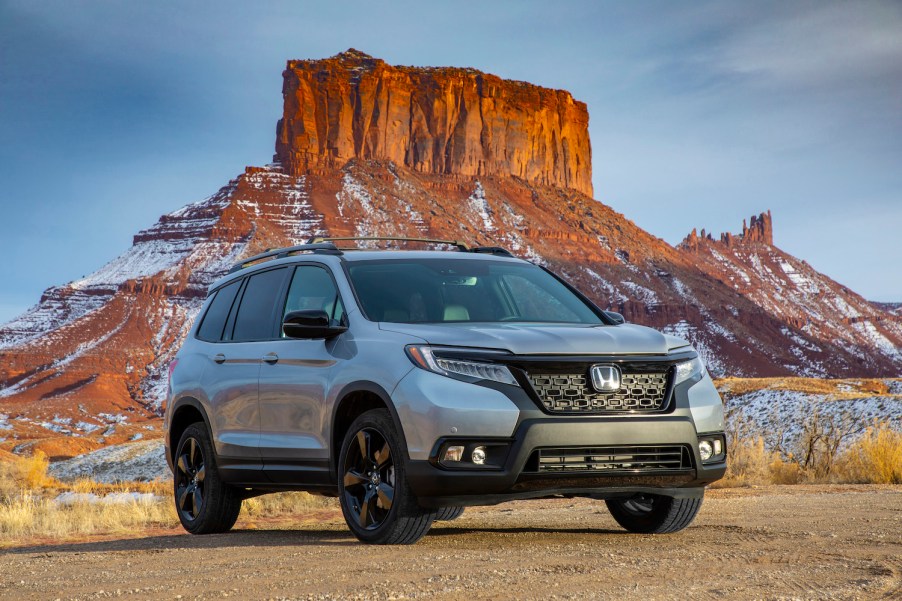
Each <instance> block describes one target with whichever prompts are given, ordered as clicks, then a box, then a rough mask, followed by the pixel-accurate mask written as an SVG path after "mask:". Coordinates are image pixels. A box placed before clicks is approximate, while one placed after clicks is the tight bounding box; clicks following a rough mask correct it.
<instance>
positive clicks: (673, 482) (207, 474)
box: [165, 238, 726, 544]
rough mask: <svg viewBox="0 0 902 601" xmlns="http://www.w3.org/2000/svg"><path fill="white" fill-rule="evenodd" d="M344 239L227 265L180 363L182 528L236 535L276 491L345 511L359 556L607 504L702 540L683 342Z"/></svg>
mask: <svg viewBox="0 0 902 601" xmlns="http://www.w3.org/2000/svg"><path fill="white" fill-rule="evenodd" d="M336 240H340V239H335V238H333V239H331V240H325V241H323V240H320V239H317V240H315V241H311V243H309V244H305V245H301V246H295V247H290V248H284V249H280V250H275V251H271V252H267V253H263V254H261V255H257V256H255V257H251V258H250V259H247V260H246V261H243V262H242V263H240V264H238V265H236V266H235V267H234V268H233V269H232V271H231V272H230V273H229V275H227V276H225V277H224V278H222V279H221V280H219V281H218V282H216V283H215V284H213V286H212V287H211V288H210V294H209V297H208V298H207V300H206V302H205V304H204V307H203V309H202V311H201V313H200V317H199V318H198V319H197V322H196V324H195V325H194V328H193V329H192V331H191V333H190V334H189V336H188V337H187V340H186V341H185V343H184V344H183V346H182V348H181V350H180V351H179V353H178V355H177V356H176V358H175V359H174V360H173V361H172V363H171V364H170V368H169V386H170V388H169V398H168V402H167V407H166V417H165V428H166V453H167V460H168V461H169V465H170V467H171V468H172V470H173V473H174V493H175V504H176V508H177V510H178V515H179V518H180V520H181V522H182V525H183V526H184V527H185V529H186V530H188V531H189V532H192V533H195V534H202V533H210V532H223V531H226V530H228V529H229V528H231V527H232V525H233V524H234V523H235V520H236V519H237V517H238V513H239V511H240V509H241V501H242V499H246V498H249V497H253V496H256V495H261V494H265V493H269V492H274V491H282V490H304V491H308V492H311V493H318V494H323V495H330V496H338V498H339V501H340V503H341V508H342V511H343V513H344V517H345V520H346V521H347V524H348V527H349V528H350V530H351V532H353V533H354V535H355V536H356V537H357V538H358V539H360V540H361V541H364V542H367V543H383V544H385V543H389V544H404V543H413V542H416V541H417V540H419V539H420V538H422V537H423V536H424V535H425V534H426V532H427V531H428V530H429V528H430V526H431V525H432V523H433V521H435V520H448V519H454V518H456V517H457V516H459V515H460V514H461V513H462V512H463V508H464V507H465V506H468V505H490V504H495V503H501V502H504V501H510V500H513V499H531V498H538V497H549V496H582V497H592V498H596V499H604V500H605V501H606V503H607V506H608V509H609V510H610V512H611V514H612V515H613V517H614V519H616V520H617V522H618V523H620V524H621V525H622V526H623V527H624V528H626V529H627V530H629V531H631V532H643V533H663V532H674V531H677V530H680V529H682V528H685V527H686V526H687V525H689V523H690V522H691V521H692V519H693V518H694V517H695V515H696V513H697V512H698V510H699V507H700V506H701V503H702V498H703V496H704V487H705V486H706V485H707V484H709V483H711V482H713V481H715V480H717V479H719V478H721V477H722V476H723V473H724V471H725V469H726V440H725V438H724V433H723V431H724V424H723V406H722V403H721V399H720V396H719V395H718V393H717V391H716V390H715V388H714V386H713V384H712V382H711V379H710V377H709V376H708V373H707V371H706V370H705V367H704V365H703V364H702V362H701V361H700V360H699V358H698V355H697V353H696V352H695V351H694V350H693V349H692V347H691V346H690V345H689V343H688V342H686V341H685V340H680V339H678V338H674V337H672V336H667V335H664V334H661V333H660V332H657V331H656V330H652V329H649V328H646V327H642V326H638V325H631V324H626V323H624V321H623V318H622V317H621V316H620V315H618V314H616V313H611V312H606V311H603V310H601V309H599V308H598V307H596V306H595V305H594V304H593V303H592V302H590V301H589V300H588V299H587V298H586V297H585V296H584V295H582V294H581V293H580V292H579V291H578V290H576V289H575V288H573V287H572V286H570V285H569V284H568V283H567V282H565V281H564V280H562V279H561V278H559V277H558V276H556V275H555V274H553V273H551V272H550V271H548V270H546V269H544V268H543V267H540V266H537V265H534V264H532V263H529V262H527V261H523V260H520V259H516V258H514V257H512V256H511V255H510V253H508V252H507V251H504V250H503V249H500V248H485V247H480V248H466V247H465V246H463V245H461V244H457V243H450V244H453V245H454V246H453V247H452V248H455V250H447V251H372V250H358V249H353V252H351V250H352V249H339V248H338V247H337V246H336V245H335V241H336ZM432 242H440V241H432Z"/></svg>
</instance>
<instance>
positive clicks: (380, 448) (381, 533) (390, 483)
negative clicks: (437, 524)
mask: <svg viewBox="0 0 902 601" xmlns="http://www.w3.org/2000/svg"><path fill="white" fill-rule="evenodd" d="M338 466H339V472H338V483H339V501H340V503H341V511H342V513H343V514H344V518H345V522H347V524H348V528H350V530H351V532H353V533H354V536H356V537H357V538H358V539H359V540H361V541H363V542H365V543H373V544H380V545H409V544H412V543H415V542H417V541H418V540H420V539H421V538H423V537H424V536H425V535H426V532H428V531H429V528H430V527H431V526H432V521H433V520H434V519H435V510H430V509H425V508H422V507H420V506H419V505H418V504H417V501H416V498H415V497H414V495H413V492H412V491H411V490H410V487H409V485H408V484H407V472H406V468H405V465H404V460H403V445H402V444H401V440H400V437H399V436H398V434H397V432H396V430H395V425H394V422H393V421H392V419H391V415H390V414H389V412H388V411H387V410H385V409H374V410H372V411H367V412H366V413H364V414H363V415H361V416H360V417H358V418H357V419H356V420H354V423H353V424H351V427H350V428H349V429H348V433H347V434H346V435H345V438H344V442H343V443H342V445H341V455H340V456H339V460H338Z"/></svg>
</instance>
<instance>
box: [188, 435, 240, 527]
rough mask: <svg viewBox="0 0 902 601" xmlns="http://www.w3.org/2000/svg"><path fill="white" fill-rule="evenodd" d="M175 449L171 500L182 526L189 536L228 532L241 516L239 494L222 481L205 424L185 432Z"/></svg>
mask: <svg viewBox="0 0 902 601" xmlns="http://www.w3.org/2000/svg"><path fill="white" fill-rule="evenodd" d="M176 448H177V449H178V450H177V452H176V453H175V454H174V456H173V457H174V461H173V463H174V465H173V479H172V480H173V497H174V499H175V509H176V511H177V512H178V516H179V521H180V522H181V523H182V526H183V527H184V528H185V530H187V531H188V532H190V533H191V534H211V533H214V532H227V531H228V530H229V529H230V528H231V527H232V526H234V525H235V521H236V520H237V519H238V514H239V513H240V512H241V494H240V491H238V490H237V489H235V488H233V487H231V486H229V485H228V484H226V483H225V482H223V481H222V478H221V477H220V475H219V471H218V470H217V468H216V466H217V463H216V454H215V452H214V450H213V443H212V441H211V438H210V434H209V431H208V430H207V426H206V424H205V423H203V422H197V423H194V424H191V425H190V426H188V427H187V428H185V431H184V432H183V433H182V437H181V439H180V440H179V444H178V447H176Z"/></svg>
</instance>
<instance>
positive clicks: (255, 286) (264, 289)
mask: <svg viewBox="0 0 902 601" xmlns="http://www.w3.org/2000/svg"><path fill="white" fill-rule="evenodd" d="M287 272H288V270H287V269H286V268H284V267H282V268H279V269H271V270H269V271H264V272H261V273H258V274H255V275H252V276H250V278H248V281H247V286H246V287H245V290H244V295H243V296H242V297H241V305H240V306H239V307H238V314H237V316H236V317H235V330H234V332H233V334H232V340H237V341H241V340H267V339H270V338H272V337H273V318H274V315H273V310H274V309H275V306H276V299H277V298H278V296H279V292H281V290H282V283H283V281H284V279H285V275H286V273H287Z"/></svg>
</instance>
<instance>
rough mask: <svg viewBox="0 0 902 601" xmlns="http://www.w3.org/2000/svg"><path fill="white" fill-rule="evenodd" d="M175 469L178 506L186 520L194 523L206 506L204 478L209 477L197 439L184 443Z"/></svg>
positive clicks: (189, 439) (190, 439)
mask: <svg viewBox="0 0 902 601" xmlns="http://www.w3.org/2000/svg"><path fill="white" fill-rule="evenodd" d="M175 468H176V469H175V501H176V506H177V508H178V510H179V513H180V514H181V515H182V516H183V517H184V518H185V519H187V520H191V521H194V520H196V519H197V518H198V516H200V512H201V510H202V509H203V506H204V478H205V477H206V475H207V472H206V467H205V466H204V453H203V451H202V450H201V448H200V443H198V442H197V440H196V439H194V438H188V439H187V440H185V441H184V442H183V443H182V446H181V448H180V449H179V454H178V459H177V460H176V463H175Z"/></svg>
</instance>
